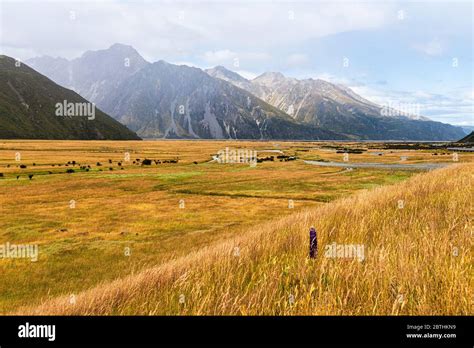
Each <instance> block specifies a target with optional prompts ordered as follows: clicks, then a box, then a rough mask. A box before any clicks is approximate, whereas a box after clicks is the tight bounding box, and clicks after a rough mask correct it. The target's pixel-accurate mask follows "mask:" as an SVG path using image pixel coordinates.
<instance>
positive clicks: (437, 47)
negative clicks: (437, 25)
mask: <svg viewBox="0 0 474 348" xmlns="http://www.w3.org/2000/svg"><path fill="white" fill-rule="evenodd" d="M413 47H414V48H415V49H417V50H418V51H420V52H422V53H424V54H427V55H428V56H440V55H442V54H443V52H444V44H443V43H442V42H441V41H440V40H439V39H437V38H434V39H433V40H431V41H428V42H425V43H418V44H414V45H413Z"/></svg>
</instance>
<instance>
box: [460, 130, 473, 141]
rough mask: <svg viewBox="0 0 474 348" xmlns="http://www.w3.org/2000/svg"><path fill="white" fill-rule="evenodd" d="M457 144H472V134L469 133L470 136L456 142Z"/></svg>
mask: <svg viewBox="0 0 474 348" xmlns="http://www.w3.org/2000/svg"><path fill="white" fill-rule="evenodd" d="M458 143H474V132H471V134H469V135H466V136H465V137H464V138H462V139H461V140H458Z"/></svg>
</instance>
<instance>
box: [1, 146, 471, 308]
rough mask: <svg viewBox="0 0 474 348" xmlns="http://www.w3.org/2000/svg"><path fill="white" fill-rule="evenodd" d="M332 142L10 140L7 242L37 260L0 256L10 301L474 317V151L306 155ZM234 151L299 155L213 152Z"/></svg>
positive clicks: (4, 155)
mask: <svg viewBox="0 0 474 348" xmlns="http://www.w3.org/2000/svg"><path fill="white" fill-rule="evenodd" d="M324 145H325V144H323V143H316V142H314V143H297V142H279V143H278V142H229V141H197V142H196V141H194V142H193V141H141V142H120V141H117V142H113V141H111V142H106V141H103V142H100V141H1V142H0V168H1V169H0V172H1V173H3V174H4V176H3V178H0V186H1V187H2V190H1V193H0V209H1V214H0V226H1V227H2V228H1V229H0V244H1V243H6V242H9V243H16V244H21V243H23V244H38V245H39V259H38V261H37V262H31V261H29V260H24V259H0V272H1V273H0V274H1V276H0V277H1V279H2V281H1V282H0V312H1V313H3V314H7V313H21V314H23V313H33V314H99V315H102V314H106V315H107V314H145V315H158V314H168V315H176V314H178V315H179V314H186V315H195V314H216V315H228V314H276V315H296V314H316V315H320V314H322V315H330V314H356V315H362V314H377V315H379V314H380V315H383V314H408V315H416V314H459V315H461V314H472V313H473V310H472V309H473V308H472V306H473V303H472V299H473V296H472V295H473V293H472V285H473V284H472V279H473V278H472V257H471V254H472V201H473V190H472V179H473V178H472V173H473V169H474V165H473V164H472V160H473V157H474V156H473V155H472V154H464V153H463V154H459V161H458V162H452V154H451V153H445V154H444V155H442V154H441V153H442V152H443V151H437V152H439V154H438V155H436V156H435V155H433V153H434V152H436V151H433V150H415V151H413V150H386V149H384V150H380V149H378V148H377V146H378V145H377V144H350V146H351V147H365V148H367V149H368V151H367V152H364V153H362V154H350V161H353V162H383V163H400V156H408V158H407V159H406V161H405V162H406V163H422V162H446V163H447V162H451V163H453V164H452V165H450V166H448V167H447V168H443V169H438V170H435V171H431V172H428V173H422V172H419V171H403V170H380V169H354V170H353V171H347V170H345V169H341V168H327V167H316V166H311V165H308V164H305V163H304V162H303V161H301V159H312V160H313V159H316V160H332V161H341V158H342V154H340V153H335V152H334V151H332V150H331V149H328V148H324ZM326 145H327V144H326ZM225 147H230V148H247V149H254V150H259V151H262V150H268V149H279V150H282V151H283V152H284V153H285V154H287V155H292V156H293V155H296V156H297V157H298V160H296V161H291V162H278V161H276V162H263V163H258V165H257V166H256V167H251V166H249V165H248V164H219V163H215V162H212V163H210V162H209V161H210V159H211V155H213V154H215V153H216V152H217V151H219V150H221V149H224V148H225ZM17 152H19V153H20V155H21V161H15V154H16V153H17ZM127 152H128V153H129V154H130V159H131V160H130V162H124V154H125V153H127ZM375 152H383V154H382V155H381V156H379V155H378V154H375ZM268 155H276V154H273V153H266V154H264V153H263V152H262V156H268ZM136 158H140V159H141V160H143V159H145V158H148V159H160V160H166V159H175V158H179V162H178V163H173V164H159V165H156V164H154V163H153V164H152V165H150V166H141V165H137V164H133V163H132V161H133V160H135V159H136ZM109 159H110V160H112V163H111V164H110V163H109ZM68 161H76V162H77V163H80V165H81V166H83V165H90V166H91V169H90V170H89V171H88V172H86V171H85V170H79V169H78V167H79V164H76V165H75V166H73V165H68V167H65V164H66V163H67V162H68ZM97 162H100V163H101V164H102V166H97V165H96V163H97ZM119 162H121V164H122V166H120V165H118V163H119ZM194 162H197V163H196V164H195V163H194ZM20 163H21V164H24V165H26V166H27V167H26V168H24V169H21V168H19V167H18V165H19V164H20ZM33 163H34V164H35V165H33ZM53 164H54V166H53ZM58 164H61V166H58ZM120 167H123V168H124V169H120ZM71 168H73V169H75V171H76V172H75V173H71V174H66V173H65V171H66V169H71ZM109 168H112V169H113V170H110V169H109ZM49 172H51V173H52V174H50V173H49ZM28 174H34V177H33V178H32V180H29V179H28V177H27V175H28ZM17 175H20V178H19V179H17ZM71 200H74V201H75V207H74V208H71ZM180 200H183V201H184V207H182V208H180V206H179V203H180ZM289 200H292V201H294V208H293V209H291V208H289ZM399 200H403V201H404V207H403V208H402V209H400V208H399V206H398V201H399ZM311 225H314V226H315V227H316V228H317V230H318V235H319V244H320V252H319V255H318V258H317V259H316V260H308V259H307V252H308V235H307V234H308V228H309V226H311ZM333 242H337V243H340V244H344V243H345V244H361V245H364V248H365V259H364V261H362V262H359V261H357V260H355V259H341V258H328V257H325V256H324V246H325V245H327V244H331V243H333Z"/></svg>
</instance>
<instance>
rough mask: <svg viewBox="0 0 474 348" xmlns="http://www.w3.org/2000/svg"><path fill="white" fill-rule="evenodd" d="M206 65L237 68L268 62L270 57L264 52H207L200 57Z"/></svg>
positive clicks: (226, 50) (227, 50)
mask: <svg viewBox="0 0 474 348" xmlns="http://www.w3.org/2000/svg"><path fill="white" fill-rule="evenodd" d="M200 58H201V59H202V60H204V61H205V62H206V63H207V64H210V65H212V66H214V65H224V66H227V67H233V68H239V67H240V66H248V65H251V64H254V63H259V62H260V63H261V62H265V61H267V62H268V61H269V60H270V59H271V56H270V55H269V54H267V53H265V52H239V53H238V52H234V51H231V50H229V49H225V50H217V51H207V52H205V53H204V54H202V55H201V56H200Z"/></svg>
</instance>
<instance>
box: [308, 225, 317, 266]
mask: <svg viewBox="0 0 474 348" xmlns="http://www.w3.org/2000/svg"><path fill="white" fill-rule="evenodd" d="M317 254H318V235H317V234H316V229H315V228H314V226H311V228H310V229H309V258H310V259H314V258H316V255H317Z"/></svg>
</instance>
